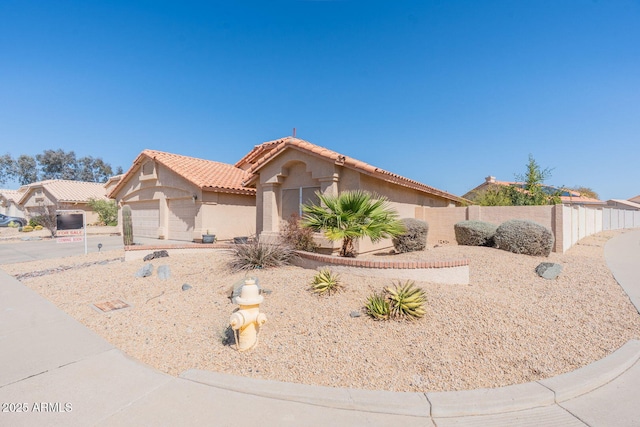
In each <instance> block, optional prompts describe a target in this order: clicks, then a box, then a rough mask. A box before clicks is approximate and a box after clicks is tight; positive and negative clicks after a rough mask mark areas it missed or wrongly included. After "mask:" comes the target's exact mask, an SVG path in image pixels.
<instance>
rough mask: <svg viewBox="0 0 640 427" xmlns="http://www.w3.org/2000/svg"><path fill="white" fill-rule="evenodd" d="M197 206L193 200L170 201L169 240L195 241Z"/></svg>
mask: <svg viewBox="0 0 640 427" xmlns="http://www.w3.org/2000/svg"><path fill="white" fill-rule="evenodd" d="M195 224H196V205H195V203H194V202H193V200H191V199H187V200H169V239H171V240H186V241H188V242H191V241H193V229H194V228H195Z"/></svg>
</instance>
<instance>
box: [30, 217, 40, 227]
mask: <svg viewBox="0 0 640 427" xmlns="http://www.w3.org/2000/svg"><path fill="white" fill-rule="evenodd" d="M28 225H30V226H32V227H34V228H35V227H36V226H38V225H40V226H42V218H40V217H39V216H34V217H33V218H31V219H29V224H28Z"/></svg>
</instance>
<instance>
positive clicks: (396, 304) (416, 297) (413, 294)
mask: <svg viewBox="0 0 640 427" xmlns="http://www.w3.org/2000/svg"><path fill="white" fill-rule="evenodd" d="M385 292H386V294H387V297H388V299H389V307H390V315H391V317H394V318H399V319H411V320H413V319H419V318H421V317H422V316H424V315H425V314H426V310H425V309H424V303H425V302H426V300H427V297H426V295H425V293H424V291H423V290H422V289H420V288H418V287H416V286H415V283H414V282H413V281H411V280H407V281H406V282H405V283H404V284H403V283H401V282H398V283H397V284H396V285H395V286H394V287H393V288H390V287H389V288H386V289H385Z"/></svg>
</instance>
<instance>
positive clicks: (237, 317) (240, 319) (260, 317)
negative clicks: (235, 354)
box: [229, 279, 267, 351]
mask: <svg viewBox="0 0 640 427" xmlns="http://www.w3.org/2000/svg"><path fill="white" fill-rule="evenodd" d="M263 300H264V297H263V296H262V295H260V289H258V285H256V281H255V280H253V279H247V280H245V281H244V285H242V289H241V290H240V296H239V297H237V298H236V302H237V303H238V305H239V306H240V309H239V310H238V311H236V312H235V313H233V314H232V315H231V318H230V319H229V324H230V325H231V329H233V330H234V331H235V337H236V347H237V349H238V351H245V350H251V349H252V348H253V347H255V346H256V345H257V344H258V332H259V331H260V327H261V326H262V325H264V323H265V322H266V321H267V316H265V315H264V313H260V303H261V302H262V301H263Z"/></svg>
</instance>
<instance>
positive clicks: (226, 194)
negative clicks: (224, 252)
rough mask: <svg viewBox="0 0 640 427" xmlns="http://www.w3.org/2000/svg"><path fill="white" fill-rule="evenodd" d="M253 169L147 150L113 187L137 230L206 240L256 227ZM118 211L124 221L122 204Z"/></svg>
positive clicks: (143, 234)
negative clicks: (248, 184)
mask: <svg viewBox="0 0 640 427" xmlns="http://www.w3.org/2000/svg"><path fill="white" fill-rule="evenodd" d="M248 178H249V174H248V173H247V172H246V171H244V170H242V169H240V168H237V167H235V166H233V165H229V164H225V163H219V162H215V161H211V160H204V159H198V158H194V157H188V156H181V155H178V154H171V153H165V152H162V151H155V150H144V151H142V152H141V153H140V154H139V155H138V157H137V158H136V159H135V160H134V161H133V164H132V166H131V168H129V170H128V171H127V172H126V173H125V174H124V175H122V177H120V178H119V179H118V180H117V182H115V183H114V184H115V185H113V186H111V190H110V192H109V197H110V198H112V199H115V200H116V201H117V203H118V206H119V207H122V206H124V205H129V206H130V207H131V211H132V215H131V216H132V220H133V233H134V236H141V237H153V238H160V239H171V240H184V241H189V242H191V241H196V242H197V241H201V240H202V234H215V235H216V237H217V238H218V239H219V240H227V239H232V238H233V237H237V236H248V235H252V234H254V233H255V212H256V207H255V194H256V191H255V189H253V188H247V187H244V186H243V185H242V182H243V181H244V180H246V179H248ZM118 212H119V217H120V218H119V221H118V222H119V223H121V219H122V209H119V210H118Z"/></svg>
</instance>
